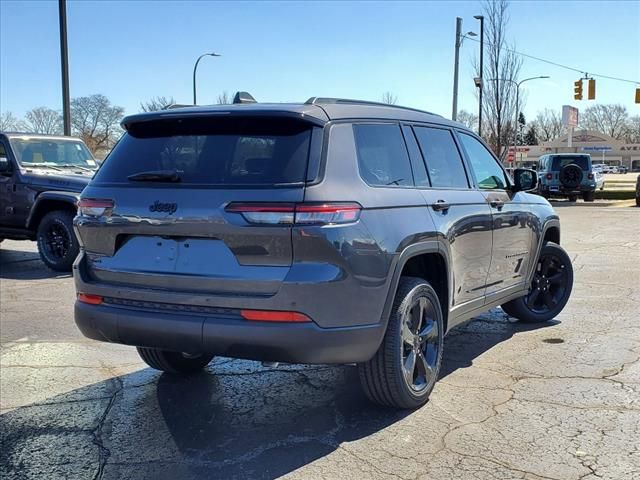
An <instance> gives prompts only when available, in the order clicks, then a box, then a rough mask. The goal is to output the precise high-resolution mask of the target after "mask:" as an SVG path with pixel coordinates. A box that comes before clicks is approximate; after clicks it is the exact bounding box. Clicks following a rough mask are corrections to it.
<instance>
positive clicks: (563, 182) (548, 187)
mask: <svg viewBox="0 0 640 480" xmlns="http://www.w3.org/2000/svg"><path fill="white" fill-rule="evenodd" d="M538 179H539V182H538V191H539V193H540V195H542V196H543V197H545V198H550V197H567V198H568V199H569V201H570V202H575V201H576V200H577V199H578V195H582V198H583V200H584V201H585V202H593V200H594V198H595V192H596V188H597V178H596V173H595V172H594V171H593V166H592V164H591V155H589V154H581V153H554V154H549V155H543V156H541V157H540V158H539V159H538Z"/></svg>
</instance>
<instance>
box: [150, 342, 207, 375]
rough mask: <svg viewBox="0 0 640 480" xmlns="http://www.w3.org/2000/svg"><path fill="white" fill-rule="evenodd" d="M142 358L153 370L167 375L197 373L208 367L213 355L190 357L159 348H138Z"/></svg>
mask: <svg viewBox="0 0 640 480" xmlns="http://www.w3.org/2000/svg"><path fill="white" fill-rule="evenodd" d="M137 350H138V355H140V358H142V360H143V361H144V363H146V364H147V365H149V366H150V367H151V368H155V369H156V370H161V371H163V372H167V373H176V374H177V373H183V374H184V373H195V372H198V371H200V370H202V369H203V368H204V367H206V366H207V365H208V364H209V362H210V361H211V360H212V359H213V355H209V354H201V355H197V356H188V355H186V354H184V353H180V352H170V351H168V350H159V349H157V348H145V347H137Z"/></svg>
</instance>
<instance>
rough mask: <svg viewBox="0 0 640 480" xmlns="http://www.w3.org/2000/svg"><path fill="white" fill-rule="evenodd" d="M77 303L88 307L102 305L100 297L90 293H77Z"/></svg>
mask: <svg viewBox="0 0 640 480" xmlns="http://www.w3.org/2000/svg"><path fill="white" fill-rule="evenodd" d="M78 301H79V302H82V303H87V304H89V305H100V304H101V303H102V297H101V296H100V295H92V294H90V293H79V294H78Z"/></svg>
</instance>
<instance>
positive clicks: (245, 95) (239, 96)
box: [233, 92, 257, 104]
mask: <svg viewBox="0 0 640 480" xmlns="http://www.w3.org/2000/svg"><path fill="white" fill-rule="evenodd" d="M233 103H234V104H236V103H257V102H256V99H255V98H253V97H252V96H251V94H250V93H249V92H236V94H235V95H234V97H233Z"/></svg>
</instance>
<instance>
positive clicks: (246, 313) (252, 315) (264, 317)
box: [240, 310, 311, 323]
mask: <svg viewBox="0 0 640 480" xmlns="http://www.w3.org/2000/svg"><path fill="white" fill-rule="evenodd" d="M240 315H242V318H244V319H245V320H251V321H253V322H289V323H300V322H310V321H311V319H310V318H309V317H307V316H306V315H304V314H303V313H298V312H289V311H275V310H240Z"/></svg>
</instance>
